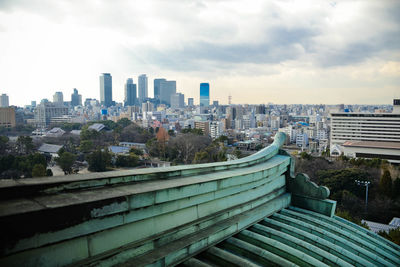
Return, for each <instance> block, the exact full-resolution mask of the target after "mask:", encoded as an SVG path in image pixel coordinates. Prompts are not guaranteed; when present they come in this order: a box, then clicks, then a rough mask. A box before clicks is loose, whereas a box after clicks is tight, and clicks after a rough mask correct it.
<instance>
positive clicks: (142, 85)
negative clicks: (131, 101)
mask: <svg viewBox="0 0 400 267" xmlns="http://www.w3.org/2000/svg"><path fill="white" fill-rule="evenodd" d="M138 91H139V94H138V99H139V103H143V102H144V101H145V99H146V98H148V82H147V76H146V74H142V75H140V76H139V78H138Z"/></svg>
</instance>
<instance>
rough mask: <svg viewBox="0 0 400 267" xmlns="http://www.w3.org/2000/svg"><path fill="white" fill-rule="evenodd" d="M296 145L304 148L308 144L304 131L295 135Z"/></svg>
mask: <svg viewBox="0 0 400 267" xmlns="http://www.w3.org/2000/svg"><path fill="white" fill-rule="evenodd" d="M296 146H298V147H301V148H306V147H307V146H308V136H307V134H306V133H298V134H297V135H296Z"/></svg>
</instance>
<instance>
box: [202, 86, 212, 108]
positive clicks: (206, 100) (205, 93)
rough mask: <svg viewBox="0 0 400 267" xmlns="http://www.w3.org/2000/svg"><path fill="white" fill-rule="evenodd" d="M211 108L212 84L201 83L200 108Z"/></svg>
mask: <svg viewBox="0 0 400 267" xmlns="http://www.w3.org/2000/svg"><path fill="white" fill-rule="evenodd" d="M209 106H210V84H209V83H201V84H200V107H209Z"/></svg>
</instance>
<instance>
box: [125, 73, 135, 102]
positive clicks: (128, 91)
mask: <svg viewBox="0 0 400 267" xmlns="http://www.w3.org/2000/svg"><path fill="white" fill-rule="evenodd" d="M136 100H137V99H136V84H134V83H133V79H132V78H128V79H127V80H126V83H125V106H134V105H135V104H136Z"/></svg>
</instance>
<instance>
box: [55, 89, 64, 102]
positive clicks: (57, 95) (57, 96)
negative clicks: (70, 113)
mask: <svg viewBox="0 0 400 267" xmlns="http://www.w3.org/2000/svg"><path fill="white" fill-rule="evenodd" d="M53 103H55V104H64V96H63V93H62V92H56V93H55V94H54V95H53Z"/></svg>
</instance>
